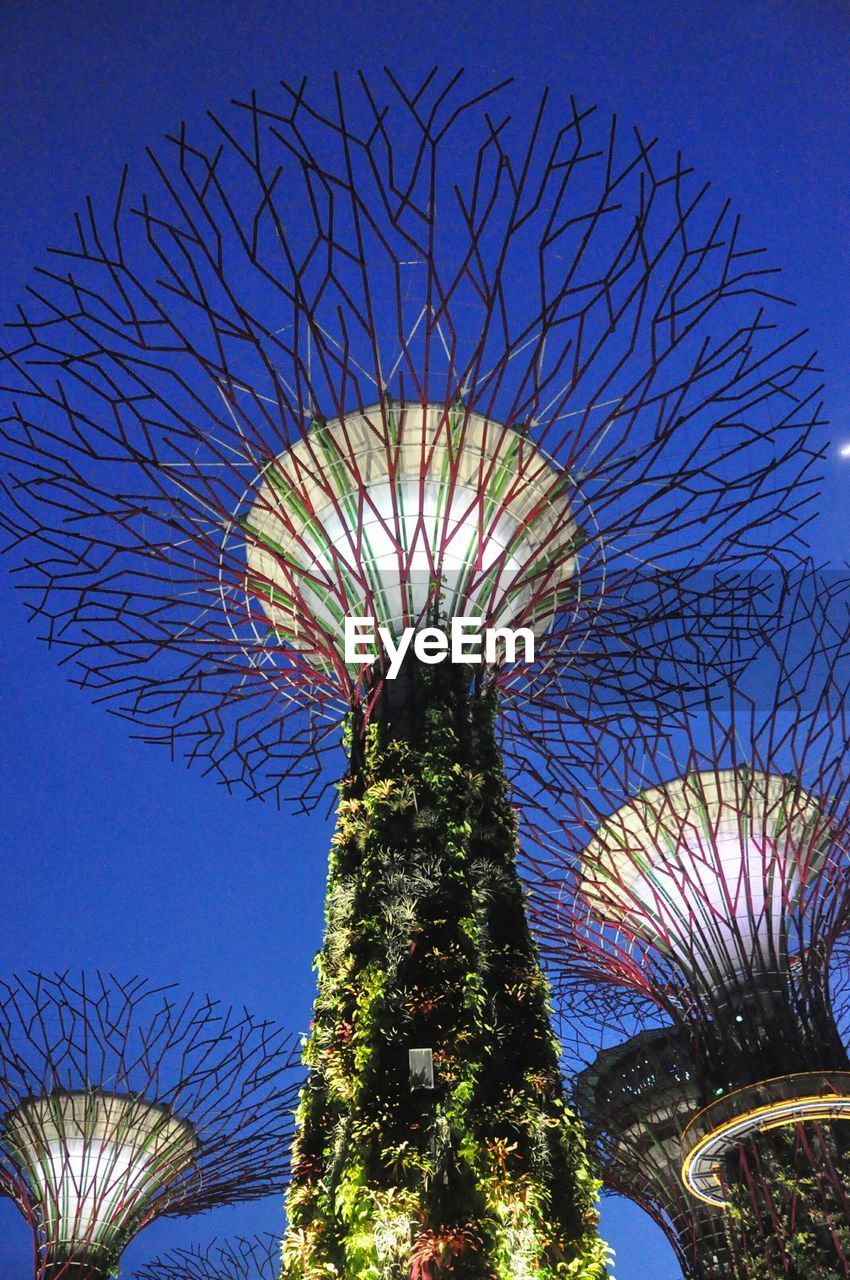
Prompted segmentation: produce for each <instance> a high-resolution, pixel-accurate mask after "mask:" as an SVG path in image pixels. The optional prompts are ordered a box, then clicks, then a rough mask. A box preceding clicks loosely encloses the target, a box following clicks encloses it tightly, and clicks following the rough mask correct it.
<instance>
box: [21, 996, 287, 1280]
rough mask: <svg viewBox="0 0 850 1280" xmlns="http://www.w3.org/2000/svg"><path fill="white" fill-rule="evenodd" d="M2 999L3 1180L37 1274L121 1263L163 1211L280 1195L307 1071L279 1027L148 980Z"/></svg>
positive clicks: (80, 1275)
mask: <svg viewBox="0 0 850 1280" xmlns="http://www.w3.org/2000/svg"><path fill="white" fill-rule="evenodd" d="M0 996H1V997H2V998H0V1113H2V1120H0V1190H2V1192H3V1193H4V1194H6V1195H8V1196H10V1197H11V1198H12V1199H13V1200H14V1201H15V1203H16V1204H17V1206H18V1208H19V1209H20V1210H21V1213H22V1214H23V1215H24V1217H25V1218H26V1220H27V1222H28V1223H29V1225H30V1226H31V1228H32V1231H33V1239H34V1257H35V1274H36V1277H37V1280H42V1278H43V1280H47V1278H48V1277H49V1280H66V1278H67V1280H89V1278H92V1280H94V1278H96V1277H102V1276H106V1275H109V1274H112V1270H113V1268H114V1266H115V1265H116V1263H117V1261H118V1258H119V1256H120V1254H121V1252H122V1251H123V1249H124V1248H125V1246H126V1245H127V1243H128V1242H129V1240H130V1239H131V1238H132V1237H133V1236H134V1235H135V1234H136V1233H137V1232H138V1231H139V1230H140V1229H141V1228H142V1227H144V1226H145V1225H146V1224H147V1223H148V1222H150V1221H151V1220H152V1219H154V1218H156V1217H159V1216H161V1215H163V1214H169V1215H183V1214H192V1213H198V1212H201V1211H202V1210H204V1209H208V1208H211V1207H213V1206H215V1205H221V1204H230V1203H233V1202H235V1201H242V1200H252V1199H256V1198H258V1197H261V1196H265V1195H268V1194H271V1193H273V1192H275V1191H280V1190H282V1188H283V1185H284V1183H285V1181H286V1178H287V1175H288V1170H289V1150H290V1146H291V1141H292V1132H293V1116H292V1112H293V1108H294V1105H295V1101H296V1099H297V1095H298V1087H299V1084H300V1077H301V1072H300V1069H299V1056H298V1053H297V1050H296V1046H295V1045H294V1044H293V1042H292V1038H291V1037H290V1036H288V1035H287V1034H285V1033H284V1032H283V1031H282V1030H280V1029H279V1028H278V1027H275V1026H274V1025H273V1024H270V1023H267V1022H259V1021H257V1020H255V1019H253V1018H252V1017H251V1016H250V1015H248V1014H246V1013H244V1012H243V1013H236V1012H234V1011H233V1010H232V1009H227V1008H224V1007H222V1006H221V1005H220V1004H218V1003H216V1002H214V1001H210V1000H208V999H200V998H196V997H194V996H181V995H180V994H179V993H177V992H176V991H175V990H174V989H173V988H170V987H165V988H156V987H153V986H151V985H149V984H148V983H146V982H145V981H143V980H142V979H139V978H133V979H130V980H129V981H119V980H118V979H116V978H114V977H111V976H108V977H107V976H104V975H100V974H98V975H97V976H93V977H90V978H86V977H85V976H77V977H73V976H70V975H69V974H60V975H55V976H44V975H33V976H31V977H29V978H26V979H19V980H15V981H13V982H11V983H7V982H4V983H2V985H1V986H0Z"/></svg>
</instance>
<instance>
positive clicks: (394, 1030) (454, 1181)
mask: <svg viewBox="0 0 850 1280" xmlns="http://www.w3.org/2000/svg"><path fill="white" fill-rule="evenodd" d="M403 674H404V676H405V680H404V681H403V682H397V687H396V688H394V689H393V688H391V686H390V685H389V684H388V685H387V686H386V687H387V699H385V704H384V707H383V712H382V714H381V715H379V716H378V718H377V722H376V723H373V724H372V725H371V727H370V728H369V730H368V733H367V735H366V738H365V742H364V743H363V745H362V746H361V747H359V748H358V749H356V750H353V751H352V767H351V769H350V772H349V776H348V778H347V779H346V781H345V783H344V784H343V786H342V789H341V799H340V804H339V812H338V823H337V829H336V833H335V835H334V837H333V842H332V853H331V864H330V874H329V881H328V898H327V917H326V933H325V941H324V946H323V949H322V951H321V953H320V955H319V958H318V973H319V992H318V997H317V1000H316V1005H315V1011H314V1022H313V1028H312V1032H311V1035H310V1039H309V1043H308V1047H307V1051H306V1060H307V1063H308V1065H309V1067H310V1068H311V1071H310V1077H309V1080H308V1083H307V1085H306V1087H305V1090H304V1093H303V1096H302V1101H301V1106H300V1111H299V1134H298V1138H297V1141H296V1147H295V1155H294V1167H293V1177H292V1184H291V1187H290V1191H289V1195H288V1201H287V1210H288V1217H289V1228H288V1231H287V1235H286V1238H285V1241H284V1267H283V1276H284V1278H285V1280H325V1278H326V1277H343V1278H344V1280H441V1277H447V1276H451V1277H452V1280H489V1278H491V1277H493V1278H498V1280H555V1278H556V1277H558V1278H563V1280H567V1278H570V1280H596V1278H597V1277H601V1276H603V1275H604V1274H605V1256H606V1250H605V1246H604V1245H603V1243H602V1242H601V1241H600V1239H599V1237H598V1234H597V1214H596V1210H595V1207H594V1205H595V1198H596V1192H597V1187H598V1184H597V1182H596V1181H595V1179H594V1177H593V1175H592V1173H591V1172H590V1169H589V1165H588V1159H587V1155H586V1151H585V1144H584V1139H583V1135H582V1132H581V1129H580V1127H579V1125H578V1122H577V1121H576V1119H575V1118H574V1116H573V1115H572V1113H571V1112H570V1111H569V1110H568V1108H567V1106H566V1104H565V1101H564V1095H563V1090H562V1086H561V1079H560V1074H559V1069H558V1051H557V1046H556V1042H555V1040H554V1037H553V1035H552V1032H551V1029H550V1025H549V1017H548V1002H547V988H546V983H545V980H544V978H543V976H542V974H541V971H540V966H539V962H538V958H537V954H536V950H535V947H534V944H533V942H532V940H531V937H530V934H529V930H528V926H527V923H526V919H525V911H524V904H523V897H522V891H521V888H520V884H519V880H518V877H517V873H516V867H515V848H516V829H515V821H514V816H513V813H512V811H511V808H510V806H509V803H508V800H507V795H506V787H505V780H504V776H503V773H502V768H501V762H500V757H499V752H498V747H497V745H496V739H495V734H494V727H493V713H494V698H493V695H487V696H485V697H481V698H479V697H478V696H474V695H472V694H471V693H470V691H469V687H468V677H467V673H466V672H465V671H464V669H463V668H459V667H453V666H451V665H450V664H449V663H444V664H442V665H438V666H428V667H418V666H417V667H410V668H408V669H407V670H406V671H405V672H404V673H403ZM412 1049H420V1050H421V1049H425V1050H430V1051H431V1053H432V1055H433V1076H434V1087H433V1088H427V1087H421V1085H420V1086H419V1087H417V1084H416V1082H415V1081H414V1080H413V1079H412V1077H411V1070H410V1062H409V1051H410V1050H412ZM426 1061H427V1059H426Z"/></svg>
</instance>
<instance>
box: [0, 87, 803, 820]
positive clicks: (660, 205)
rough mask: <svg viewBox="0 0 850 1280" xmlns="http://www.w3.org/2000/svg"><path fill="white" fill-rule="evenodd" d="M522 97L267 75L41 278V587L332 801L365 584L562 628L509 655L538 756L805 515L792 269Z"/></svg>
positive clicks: (221, 736)
mask: <svg viewBox="0 0 850 1280" xmlns="http://www.w3.org/2000/svg"><path fill="white" fill-rule="evenodd" d="M509 106H510V99H509V96H508V89H507V86H505V85H500V86H496V87H495V88H483V89H482V88H479V86H475V87H474V89H473V90H472V91H471V92H470V91H469V90H467V92H466V94H464V90H463V82H462V79H461V77H460V76H459V75H458V76H455V77H453V78H451V79H450V80H448V81H444V82H443V83H440V81H439V78H438V77H437V76H436V75H432V76H430V77H428V78H427V79H426V81H425V82H424V83H422V84H421V85H420V86H419V87H418V88H417V89H416V90H415V91H413V92H407V91H406V90H405V89H404V88H403V87H402V86H400V85H399V84H398V83H397V82H396V81H395V79H394V78H393V76H392V74H391V73H390V72H388V73H387V79H386V81H385V82H384V85H383V86H381V85H372V84H369V83H367V82H366V81H365V80H361V82H360V84H359V86H358V87H357V90H356V92H354V93H352V94H350V95H349V96H348V97H345V96H344V95H343V93H342V91H341V89H340V86H339V85H337V86H336V94H335V97H334V98H333V99H332V104H331V105H330V106H329V107H328V108H327V109H324V108H322V107H321V106H317V105H315V104H314V103H313V102H311V100H310V98H309V97H308V95H307V91H306V85H305V84H302V85H299V86H297V87H292V88H290V87H287V86H284V87H283V90H282V93H281V96H280V99H279V101H277V102H276V103H262V102H260V101H259V99H258V98H257V97H256V96H255V95H251V96H250V98H248V99H247V100H244V101H239V102H237V103H236V104H235V108H236V109H235V111H234V112H233V113H231V115H230V116H228V117H227V118H219V117H217V116H211V117H210V124H209V127H207V128H203V127H199V128H198V129H197V130H196V131H195V134H193V132H192V131H191V130H190V129H189V128H187V127H186V126H181V128H180V129H179V130H178V131H177V132H176V133H175V135H174V136H173V137H171V138H170V139H169V143H168V146H167V147H166V148H165V149H164V151H163V152H162V153H158V154H157V155H153V154H152V156H151V166H152V175H151V177H149V178H148V179H147V180H146V182H147V185H143V186H139V185H138V184H136V183H134V182H132V181H131V179H130V177H129V176H128V175H127V174H126V173H125V175H124V177H123V178H122V181H121V183H120V189H119V192H118V196H117V199H116V202H115V206H114V208H113V209H110V210H106V211H103V212H99V211H98V210H97V209H96V207H95V204H94V202H92V201H89V202H88V203H87V206H86V208H85V210H84V211H83V212H82V213H81V214H80V215H78V216H77V218H76V223H75V237H74V242H73V243H71V244H70V245H69V246H68V247H66V248H63V249H62V250H60V251H57V253H56V256H55V258H54V260H53V265H52V266H51V267H49V268H48V269H46V270H44V271H43V272H42V273H41V282H40V284H38V285H37V286H34V287H33V289H32V290H31V298H30V301H29V302H28V303H27V305H26V306H22V307H21V308H20V309H19V315H18V319H17V321H16V322H15V323H14V324H13V326H12V329H11V331H10V336H11V339H12V340H11V342H10V343H8V344H7V346H6V349H5V351H4V353H3V362H2V368H1V369H0V380H2V384H3V386H4V390H5V398H6V401H7V403H8V404H9V405H10V408H9V410H8V411H7V414H6V416H5V418H4V436H5V439H4V443H3V446H2V448H3V453H4V454H5V456H6V458H7V460H8V467H7V472H6V481H5V494H6V502H5V504H4V514H3V521H4V525H5V529H6V531H7V534H8V536H9V541H10V542H11V543H12V544H14V546H15V548H16V554H17V557H18V560H19V562H20V573H19V575H18V581H19V584H20V586H21V588H22V590H23V592H24V595H25V598H26V601H27V606H28V608H29V610H30V612H31V614H32V615H33V616H34V617H35V618H37V619H38V621H39V623H40V625H41V627H42V628H43V634H44V635H45V636H46V638H47V639H48V640H49V642H50V643H51V644H52V645H54V646H55V647H56V648H57V650H58V651H59V653H60V655H61V657H62V659H63V660H64V661H66V662H68V663H69V664H70V665H71V667H72V670H73V672H74V678H75V679H77V680H79V682H80V683H81V684H83V685H84V686H85V687H86V688H87V689H88V690H89V691H90V692H91V693H92V694H93V696H94V697H96V698H98V699H102V700H104V701H105V702H106V703H107V704H108V705H109V706H110V707H111V708H112V709H113V710H115V711H117V712H118V713H119V714H121V715H124V716H126V717H128V718H129V719H130V720H132V721H134V722H136V723H137V724H138V725H139V726H140V732H141V734H142V736H144V737H145V738H148V739H150V740H152V741H158V742H162V743H165V744H166V745H167V746H168V747H169V748H170V749H171V751H172V752H173V753H174V754H176V755H178V756H180V757H183V758H186V759H188V760H197V761H200V762H201V763H202V765H203V766H204V767H206V768H208V769H210V770H212V771H213V772H214V773H215V774H216V775H217V776H218V777H219V778H220V779H221V780H223V781H224V782H226V783H228V784H231V783H236V782H241V783H244V784H246V785H247V786H248V787H249V788H250V789H251V790H252V791H254V792H255V793H259V794H270V793H271V794H277V795H280V794H281V793H286V792H295V793H298V794H300V795H301V797H302V798H303V799H307V798H308V797H309V798H312V797H314V795H315V784H316V780H317V778H318V777H319V776H320V774H321V759H320V757H321V754H322V751H323V750H331V751H332V750H334V749H336V748H337V744H338V735H337V731H336V724H337V723H338V720H339V718H340V716H341V715H342V714H343V712H344V711H345V709H346V708H347V707H349V706H350V705H351V704H352V702H362V703H364V704H365V705H366V706H367V709H368V706H369V705H371V703H372V702H373V700H374V698H375V697H376V696H377V690H376V688H375V686H374V682H372V683H371V685H370V687H369V688H368V689H367V690H364V681H365V682H366V683H369V682H370V681H372V676H371V675H370V674H369V672H368V671H367V670H366V669H364V668H362V667H354V668H352V667H351V666H350V665H348V666H346V664H345V663H344V661H343V655H342V653H341V618H342V615H344V614H346V613H349V614H350V613H360V614H364V615H367V616H369V617H371V618H373V619H374V620H375V621H377V622H381V621H387V620H388V618H389V617H390V616H392V617H393V621H394V623H395V624H396V625H399V624H401V623H410V624H411V625H416V624H417V623H419V622H421V621H423V620H427V619H429V618H430V619H433V617H435V616H438V615H440V614H443V615H447V614H450V613H451V612H452V611H454V612H461V613H463V612H465V613H467V614H468V613H471V612H473V611H474V612H476V613H478V614H480V615H481V616H482V617H483V619H484V621H485V622H489V623H493V622H494V621H499V622H500V623H502V624H504V623H511V624H513V625H515V626H521V625H531V626H532V627H534V628H535V629H536V630H537V631H538V632H539V633H540V634H539V636H538V661H537V663H536V664H535V666H534V667H533V668H532V669H527V668H524V667H521V666H514V667H511V666H508V665H504V664H502V665H500V666H499V667H497V668H496V669H495V670H493V671H491V672H490V675H491V677H492V678H495V679H496V680H497V681H498V682H499V683H500V684H501V685H503V686H505V687H507V686H513V691H514V693H516V694H517V695H526V696H520V697H519V698H518V699H515V700H513V701H510V700H509V701H508V702H507V703H506V706H505V713H504V719H503V725H504V728H503V732H504V734H505V739H506V746H507V749H508V751H509V752H510V751H512V750H513V751H515V753H516V755H517V756H524V755H527V754H528V753H529V750H530V749H532V748H530V746H529V743H533V741H534V739H535V736H536V737H537V739H538V740H539V738H540V737H541V735H542V733H543V732H544V729H543V727H541V725H538V726H537V729H536V734H535V731H534V730H533V729H532V728H530V721H529V714H530V712H529V708H531V709H532V713H533V714H535V715H538V716H541V717H542V716H544V715H545V713H546V710H547V708H548V709H550V710H551V709H553V708H554V711H555V713H560V712H562V711H563V709H564V706H565V704H566V705H577V704H579V703H581V702H582V701H583V700H584V701H586V700H587V699H588V697H589V696H590V695H589V693H588V690H591V691H592V693H593V696H597V695H598V692H599V691H600V690H601V689H602V688H604V687H605V686H606V685H607V686H608V688H609V689H610V697H611V700H612V702H616V703H617V704H618V705H620V706H622V704H623V688H624V686H628V687H629V688H630V691H631V692H632V693H634V695H635V698H637V697H638V694H639V691H644V690H646V689H647V688H648V687H650V685H651V683H652V679H653V677H656V679H657V676H658V656H659V655H658V652H657V648H656V646H655V643H654V640H653V632H652V623H653V621H654V620H656V619H658V618H659V617H667V618H670V617H673V616H678V614H679V613H680V612H681V607H682V606H681V600H680V595H679V592H680V591H682V590H685V589H686V588H688V587H689V588H690V590H691V592H692V600H693V601H695V600H696V598H697V597H703V596H705V595H706V594H709V595H710V596H711V600H710V610H709V611H710V612H711V614H712V619H713V623H714V625H715V626H719V625H720V624H719V622H718V619H719V617H720V614H721V613H722V612H723V609H722V607H721V605H720V600H721V598H723V599H724V600H725V599H726V598H727V597H726V593H725V591H724V590H721V588H720V586H719V585H718V584H719V583H720V581H721V579H722V578H723V573H724V571H726V572H727V574H729V575H731V576H733V577H734V574H735V571H736V570H742V569H748V568H752V567H753V566H754V565H755V564H760V563H762V562H763V557H764V556H765V555H767V556H768V557H771V556H772V555H773V554H774V553H776V554H781V553H782V549H783V548H784V549H786V550H788V549H790V550H792V551H793V550H796V549H797V548H798V544H799V538H800V530H801V528H802V526H803V525H804V524H805V522H806V519H807V515H808V507H809V502H810V499H811V498H812V496H813V493H814V482H815V475H816V469H817V456H818V451H819V448H820V444H819V442H818V441H817V439H816V437H815V436H813V434H812V432H813V428H814V427H815V426H816V425H817V424H818V422H819V420H820V419H819V413H820V410H819V403H818V399H817V397H818V393H819V383H818V379H817V373H816V366H815V364H814V361H813V358H812V356H811V354H810V352H809V350H808V348H807V346H806V340H805V336H804V333H802V332H799V331H794V330H793V329H788V328H786V326H785V323H784V314H785V312H786V310H787V308H786V307H785V305H784V303H783V302H782V301H781V300H780V299H779V297H778V295H777V294H776V292H775V288H776V285H775V274H774V271H773V269H772V268H770V267H769V266H768V265H767V264H766V263H765V260H764V258H763V256H762V255H761V253H760V252H759V251H757V250H756V249H755V248H754V247H753V246H752V245H751V244H750V243H749V242H748V241H747V240H746V238H745V236H744V234H743V232H742V230H741V228H740V225H739V220H738V218H737V217H736V216H735V215H734V214H733V213H732V211H731V210H730V208H729V205H728V202H723V201H720V200H717V199H715V198H714V197H713V195H712V193H711V192H710V191H709V189H708V187H707V185H705V184H700V183H699V182H697V181H696V180H695V178H694V176H693V174H692V173H691V172H690V170H688V169H687V168H686V166H685V165H684V162H683V161H682V159H681V157H680V156H678V155H670V154H666V153H665V152H664V151H663V149H662V148H660V147H659V146H657V145H656V143H655V142H654V141H652V140H650V139H647V138H645V137H644V136H643V135H642V134H641V133H640V132H639V131H637V130H631V131H629V130H626V129H624V128H622V127H621V126H619V125H618V124H617V122H616V121H611V120H605V119H603V118H602V117H601V116H600V115H599V113H598V112H595V111H594V110H589V109H580V108H579V107H578V106H577V105H576V104H575V103H574V102H572V101H570V103H569V104H568V105H567V106H566V108H564V107H563V106H558V107H553V106H552V104H551V103H550V102H549V101H548V99H547V97H546V96H545V95H544V97H543V99H542V100H541V101H540V103H539V105H538V108H537V111H536V114H534V113H532V114H531V115H530V116H529V117H528V121H527V123H519V124H518V123H517V122H515V121H512V120H511V119H510V116H509V114H508V112H509ZM429 405H430V406H431V408H430V410H425V409H424V408H423V406H429ZM246 551H247V565H246ZM556 551H557V555H556V554H555V552H556ZM706 564H707V565H710V566H711V567H712V572H713V573H714V574H715V578H714V580H713V584H712V590H711V591H710V592H708V590H707V584H706V581H705V580H704V579H702V580H700V579H699V577H698V575H695V574H694V571H695V567H698V566H701V565H706ZM674 574H677V575H678V581H677V583H676V592H673V591H672V584H671V580H670V579H671V576H672V575H674ZM388 578H389V579H391V580H393V581H398V582H401V583H403V584H405V586H404V587H403V588H400V591H401V599H400V601H399V602H398V603H399V607H398V608H397V609H395V610H392V609H390V610H389V614H388V612H387V610H388V606H387V603H386V600H385V599H384V598H383V592H384V588H385V586H386V582H387V579H388ZM411 583H413V584H414V586H411ZM733 604H734V614H735V619H736V625H737V626H738V627H741V628H742V627H743V626H744V625H745V624H744V614H745V612H746V611H747V609H748V608H750V607H751V596H748V595H747V594H746V593H743V594H740V595H738V596H737V597H736V598H735V599H734V601H733ZM695 607H696V606H695ZM685 630H686V631H688V630H690V631H691V632H693V631H694V630H695V628H694V627H693V626H691V627H690V628H688V627H685ZM544 633H545V634H544ZM565 682H566V685H567V688H566V690H565V689H564V683H565ZM532 694H533V695H534V696H533V698H531V697H530V696H527V695H532Z"/></svg>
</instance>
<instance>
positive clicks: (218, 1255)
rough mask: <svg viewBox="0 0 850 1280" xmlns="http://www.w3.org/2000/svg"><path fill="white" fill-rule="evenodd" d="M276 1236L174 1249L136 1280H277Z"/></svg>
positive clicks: (137, 1273) (278, 1252) (239, 1238)
mask: <svg viewBox="0 0 850 1280" xmlns="http://www.w3.org/2000/svg"><path fill="white" fill-rule="evenodd" d="M279 1275H280V1240H279V1239H278V1238H277V1236H272V1235H264V1236H253V1237H251V1238H250V1239H246V1238H245V1237H243V1236H238V1237H237V1238H236V1239H235V1240H226V1241H224V1242H223V1243H221V1244H219V1243H217V1242H216V1241H213V1242H212V1244H209V1245H207V1246H206V1247H200V1246H198V1247H195V1248H192V1249H174V1250H172V1251H171V1252H170V1253H166V1254H163V1256H162V1257H160V1258H156V1259H155V1260H154V1261H153V1262H151V1263H149V1264H148V1265H147V1266H144V1267H142V1268H141V1269H140V1270H138V1271H137V1272H136V1280H278V1276H279Z"/></svg>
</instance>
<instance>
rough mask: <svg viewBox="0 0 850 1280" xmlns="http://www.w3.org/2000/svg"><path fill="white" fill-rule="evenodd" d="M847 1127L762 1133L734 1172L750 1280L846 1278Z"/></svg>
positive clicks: (849, 1232) (733, 1205)
mask: <svg viewBox="0 0 850 1280" xmlns="http://www.w3.org/2000/svg"><path fill="white" fill-rule="evenodd" d="M843 1128H844V1126H843V1125H842V1126H841V1129H839V1128H838V1126H829V1125H825V1126H816V1127H812V1126H797V1128H796V1130H794V1129H779V1130H774V1131H773V1132H770V1133H767V1134H762V1135H760V1136H759V1137H758V1138H756V1139H752V1140H751V1141H750V1143H749V1144H748V1146H747V1147H746V1148H745V1149H744V1152H743V1153H742V1157H741V1167H740V1168H736V1169H734V1170H730V1181H731V1183H732V1185H731V1187H730V1189H729V1195H730V1203H729V1207H728V1213H729V1219H730V1225H731V1229H732V1230H731V1234H732V1237H733V1240H734V1242H735V1247H736V1249H737V1250H738V1251H739V1252H740V1254H741V1255H742V1256H743V1257H744V1258H745V1260H746V1275H747V1277H748V1280H776V1277H781V1278H782V1280H846V1278H847V1275H848V1260H850V1158H848V1155H847V1152H846V1135H845V1134H844V1133H843V1132H842V1131H841V1130H842V1129H843ZM744 1162H746V1164H747V1165H748V1166H749V1170H750V1177H749V1178H745V1176H744Z"/></svg>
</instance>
